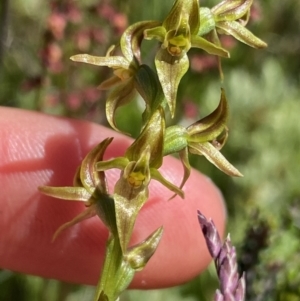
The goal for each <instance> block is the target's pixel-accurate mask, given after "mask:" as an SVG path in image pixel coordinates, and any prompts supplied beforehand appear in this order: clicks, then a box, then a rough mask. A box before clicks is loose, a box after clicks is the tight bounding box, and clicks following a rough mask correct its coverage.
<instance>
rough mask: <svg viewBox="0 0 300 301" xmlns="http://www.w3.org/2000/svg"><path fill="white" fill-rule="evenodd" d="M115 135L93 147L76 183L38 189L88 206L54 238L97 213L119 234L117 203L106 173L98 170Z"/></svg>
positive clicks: (112, 230)
mask: <svg viewBox="0 0 300 301" xmlns="http://www.w3.org/2000/svg"><path fill="white" fill-rule="evenodd" d="M111 141H112V138H107V139H105V140H104V141H102V142H101V143H100V144H99V145H97V146H96V147H95V148H94V149H92V150H91V151H90V152H89V153H88V154H87V156H86V157H85V158H84V160H83V161H82V163H81V165H80V167H79V168H78V169H77V172H76V175H75V177H74V181H73V182H74V186H70V187H69V186H67V187H52V186H41V187H39V191H40V192H42V193H43V194H45V195H49V196H52V197H55V198H59V199H64V200H68V201H79V202H84V204H85V206H86V207H87V208H86V209H85V210H84V211H83V212H82V213H80V214H79V215H78V216H76V217H75V218H74V219H73V220H71V221H69V222H67V223H65V224H63V225H62V226H61V227H59V228H58V229H57V230H56V232H55V234H54V235H53V240H54V239H55V238H56V237H57V236H58V235H59V234H60V233H61V231H63V230H65V229H67V228H69V227H71V226H73V225H75V224H77V223H79V222H81V221H83V220H85V219H88V218H90V217H93V216H95V215H98V216H99V217H100V219H101V220H102V221H103V223H104V224H105V225H106V226H107V227H108V229H109V230H110V232H111V233H113V234H115V235H116V234H117V228H116V219H115V205H114V200H113V198H112V197H111V196H110V195H109V194H108V189H107V184H106V179H105V174H104V172H99V171H96V169H95V164H96V162H98V161H101V160H102V159H103V155H104V152H105V150H106V148H107V146H108V145H109V144H110V143H111Z"/></svg>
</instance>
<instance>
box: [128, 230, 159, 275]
mask: <svg viewBox="0 0 300 301" xmlns="http://www.w3.org/2000/svg"><path fill="white" fill-rule="evenodd" d="M162 234H163V227H160V228H158V229H157V230H155V231H154V232H153V233H152V234H151V235H149V236H148V237H147V238H146V239H145V240H144V241H142V242H140V243H139V244H137V245H135V246H133V247H130V248H129V249H128V251H127V253H126V255H125V256H124V257H125V260H126V261H127V262H128V263H129V264H130V266H131V268H133V269H134V270H135V271H141V270H142V269H143V268H144V267H145V266H146V264H147V263H148V261H149V260H150V258H151V257H152V255H153V254H154V252H155V251H156V249H157V247H158V244H159V242H160V240H161V237H162Z"/></svg>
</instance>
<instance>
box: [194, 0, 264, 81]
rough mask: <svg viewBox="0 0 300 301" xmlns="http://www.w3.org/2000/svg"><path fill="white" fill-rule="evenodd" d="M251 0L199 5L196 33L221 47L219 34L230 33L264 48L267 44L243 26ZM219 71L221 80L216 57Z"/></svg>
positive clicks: (245, 41) (231, 0)
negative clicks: (199, 23) (198, 25)
mask: <svg viewBox="0 0 300 301" xmlns="http://www.w3.org/2000/svg"><path fill="white" fill-rule="evenodd" d="M252 3H253V0H224V1H222V2H220V3H219V4H217V5H216V6H214V7H213V8H212V9H209V8H206V7H201V8H200V19H201V25H200V28H199V31H198V35H200V36H205V37H206V38H207V39H208V40H210V41H211V42H213V43H214V44H216V45H218V46H220V47H221V42H220V40H219V36H218V35H219V34H225V35H231V36H233V37H234V38H235V39H237V40H238V41H240V42H242V43H244V44H247V45H249V46H251V47H254V48H265V47H267V44H266V43H265V42H264V41H262V40H261V39H259V38H258V37H256V36H255V35H254V34H253V33H252V32H251V31H249V30H248V29H246V28H245V26H246V25H247V23H248V21H249V17H250V9H251V6H252ZM218 64H219V72H220V76H221V79H222V80H223V78H224V76H223V71H222V66H221V59H220V57H218Z"/></svg>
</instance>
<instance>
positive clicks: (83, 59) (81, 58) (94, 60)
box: [70, 54, 130, 69]
mask: <svg viewBox="0 0 300 301" xmlns="http://www.w3.org/2000/svg"><path fill="white" fill-rule="evenodd" d="M70 59H71V60H72V61H74V62H80V63H87V64H91V65H96V66H107V67H110V68H123V69H128V68H129V65H130V62H129V61H127V60H126V59H125V58H124V57H122V56H93V55H89V54H77V55H73V56H71V57H70Z"/></svg>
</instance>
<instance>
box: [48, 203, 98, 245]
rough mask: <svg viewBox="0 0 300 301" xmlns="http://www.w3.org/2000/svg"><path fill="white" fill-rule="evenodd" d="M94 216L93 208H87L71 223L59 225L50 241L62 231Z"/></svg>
mask: <svg viewBox="0 0 300 301" xmlns="http://www.w3.org/2000/svg"><path fill="white" fill-rule="evenodd" d="M95 215H96V212H95V210H94V209H93V208H91V207H89V208H87V209H85V210H84V211H83V212H81V213H80V214H79V215H77V216H76V217H75V218H73V219H72V220H71V221H69V222H67V223H65V224H63V225H61V226H60V227H59V228H58V229H57V230H56V231H55V233H54V234H53V237H52V241H54V240H55V239H56V238H57V237H58V235H59V234H60V233H61V232H62V231H64V230H66V229H68V228H70V227H72V226H74V225H76V224H78V223H80V222H82V221H84V220H86V219H89V218H91V217H93V216H95Z"/></svg>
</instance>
